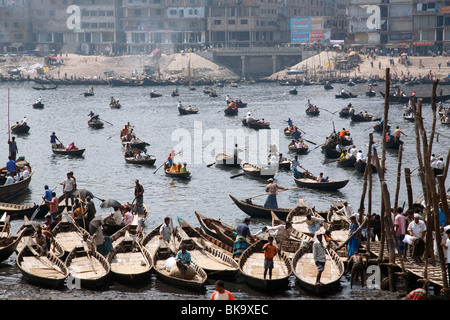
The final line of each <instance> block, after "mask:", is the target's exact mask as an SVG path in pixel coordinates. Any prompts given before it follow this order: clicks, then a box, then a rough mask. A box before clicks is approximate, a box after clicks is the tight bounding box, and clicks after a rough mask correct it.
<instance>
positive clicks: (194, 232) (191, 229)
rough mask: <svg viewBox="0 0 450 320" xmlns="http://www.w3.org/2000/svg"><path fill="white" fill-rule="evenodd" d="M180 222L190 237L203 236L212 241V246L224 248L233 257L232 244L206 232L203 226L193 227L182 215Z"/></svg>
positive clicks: (207, 240)
mask: <svg viewBox="0 0 450 320" xmlns="http://www.w3.org/2000/svg"><path fill="white" fill-rule="evenodd" d="M178 224H179V225H180V227H181V228H182V229H183V231H184V232H186V234H187V235H188V236H189V237H191V238H203V239H204V240H205V241H206V242H208V243H211V244H212V246H215V247H218V248H220V249H222V250H223V251H224V252H225V253H227V254H228V255H229V256H230V257H233V246H230V245H228V244H226V243H225V242H223V241H221V240H219V239H217V238H215V237H212V236H210V235H208V234H206V233H205V232H203V230H202V229H201V228H194V227H192V226H191V225H190V224H189V223H188V222H187V221H186V220H184V219H181V218H180V217H178Z"/></svg>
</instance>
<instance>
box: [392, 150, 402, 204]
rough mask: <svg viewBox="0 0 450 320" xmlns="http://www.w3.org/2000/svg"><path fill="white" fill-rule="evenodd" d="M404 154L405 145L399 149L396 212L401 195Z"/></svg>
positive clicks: (395, 199)
mask: <svg viewBox="0 0 450 320" xmlns="http://www.w3.org/2000/svg"><path fill="white" fill-rule="evenodd" d="M402 153H403V145H400V147H399V148H398V158H397V187H396V189H395V198H394V210H396V209H397V207H398V195H399V193H400V178H401V176H402V171H401V169H402Z"/></svg>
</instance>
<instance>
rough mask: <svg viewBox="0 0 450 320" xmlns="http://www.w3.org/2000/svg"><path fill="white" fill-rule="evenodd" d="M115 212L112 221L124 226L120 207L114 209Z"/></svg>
mask: <svg viewBox="0 0 450 320" xmlns="http://www.w3.org/2000/svg"><path fill="white" fill-rule="evenodd" d="M113 209H114V212H113V213H112V214H111V216H112V219H113V221H114V223H115V224H117V225H120V224H122V212H120V210H119V207H114V208H113Z"/></svg>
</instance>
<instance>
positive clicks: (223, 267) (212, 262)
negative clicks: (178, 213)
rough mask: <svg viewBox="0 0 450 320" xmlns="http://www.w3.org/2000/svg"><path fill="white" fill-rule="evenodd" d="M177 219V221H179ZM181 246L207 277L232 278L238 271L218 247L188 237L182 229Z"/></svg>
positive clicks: (234, 262)
mask: <svg viewBox="0 0 450 320" xmlns="http://www.w3.org/2000/svg"><path fill="white" fill-rule="evenodd" d="M180 219H181V218H180V217H178V221H180ZM180 235H181V239H182V240H181V245H184V246H185V247H186V250H187V251H189V253H190V255H191V259H192V261H193V262H194V263H195V264H196V265H198V266H199V267H201V268H202V269H203V270H204V271H205V272H206V274H207V275H208V276H214V277H220V278H234V277H235V276H236V274H237V273H238V271H239V265H238V264H237V262H236V261H235V260H234V259H233V258H232V257H230V256H229V255H228V254H226V253H225V252H224V251H223V250H221V249H220V248H219V247H216V246H215V245H214V244H212V243H210V242H208V241H206V240H205V239H203V238H201V237H195V236H189V235H188V234H187V233H186V232H185V231H184V228H181V230H180Z"/></svg>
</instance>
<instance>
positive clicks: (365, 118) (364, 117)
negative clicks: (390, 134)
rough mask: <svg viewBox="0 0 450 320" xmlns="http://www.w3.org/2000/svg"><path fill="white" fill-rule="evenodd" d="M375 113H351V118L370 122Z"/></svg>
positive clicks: (355, 120)
mask: <svg viewBox="0 0 450 320" xmlns="http://www.w3.org/2000/svg"><path fill="white" fill-rule="evenodd" d="M372 118H373V114H369V115H363V114H358V113H351V116H350V119H351V120H352V121H353V122H370V121H372Z"/></svg>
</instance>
